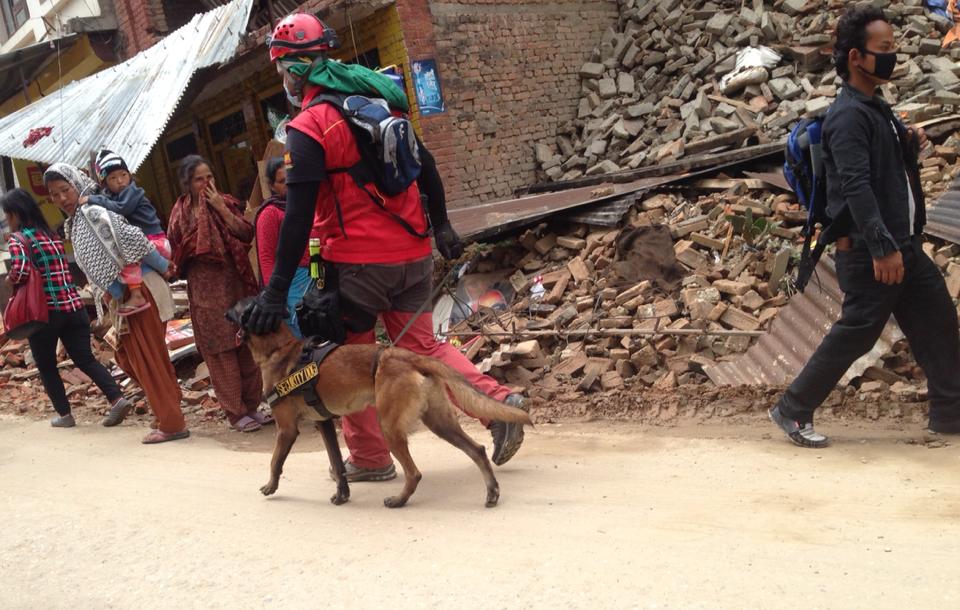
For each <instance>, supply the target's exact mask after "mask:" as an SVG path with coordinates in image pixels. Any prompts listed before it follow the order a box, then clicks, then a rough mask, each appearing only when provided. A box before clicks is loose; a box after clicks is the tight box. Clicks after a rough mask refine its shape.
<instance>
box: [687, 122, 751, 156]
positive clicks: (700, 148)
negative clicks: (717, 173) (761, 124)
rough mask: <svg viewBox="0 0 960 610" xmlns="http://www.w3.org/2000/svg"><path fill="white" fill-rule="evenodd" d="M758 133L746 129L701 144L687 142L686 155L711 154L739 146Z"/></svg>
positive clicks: (702, 141) (748, 128)
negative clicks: (717, 149) (712, 151)
mask: <svg viewBox="0 0 960 610" xmlns="http://www.w3.org/2000/svg"><path fill="white" fill-rule="evenodd" d="M756 132H757V130H756V129H755V128H750V127H744V128H743V129H738V130H736V131H731V132H730V133H725V134H721V135H719V136H714V137H712V138H706V139H704V140H700V141H699V142H687V143H685V144H684V147H683V151H684V154H686V155H695V154H697V153H702V152H709V151H711V150H714V149H716V148H721V147H723V146H731V145H733V144H739V143H741V142H743V141H744V140H746V139H747V138H749V137H750V136H752V135H753V134H755V133H756Z"/></svg>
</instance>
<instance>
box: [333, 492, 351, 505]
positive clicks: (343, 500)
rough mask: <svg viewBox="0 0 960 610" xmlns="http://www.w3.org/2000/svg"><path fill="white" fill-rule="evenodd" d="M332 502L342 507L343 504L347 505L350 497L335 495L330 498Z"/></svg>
mask: <svg viewBox="0 0 960 610" xmlns="http://www.w3.org/2000/svg"><path fill="white" fill-rule="evenodd" d="M330 501H331V502H333V503H334V504H335V505H337V506H340V505H341V504H346V503H347V502H349V501H350V496H348V495H347V496H344V495H342V494H340V493H335V494H333V495H332V496H330Z"/></svg>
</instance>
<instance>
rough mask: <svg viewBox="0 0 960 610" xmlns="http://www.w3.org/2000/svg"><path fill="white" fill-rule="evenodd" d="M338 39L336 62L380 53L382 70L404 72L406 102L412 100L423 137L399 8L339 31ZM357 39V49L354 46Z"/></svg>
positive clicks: (387, 9) (413, 114)
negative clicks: (399, 68) (391, 68)
mask: <svg viewBox="0 0 960 610" xmlns="http://www.w3.org/2000/svg"><path fill="white" fill-rule="evenodd" d="M337 36H338V37H339V38H340V44H341V47H340V48H339V49H338V50H337V52H336V53H333V54H332V56H333V57H334V58H335V59H352V58H354V57H356V56H357V55H361V54H363V53H367V52H369V51H371V50H372V49H377V50H378V51H379V53H380V63H381V64H382V66H380V67H385V66H390V65H396V66H401V67H402V68H403V81H404V85H405V86H406V88H407V99H408V100H410V120H411V122H412V123H413V126H414V128H415V129H416V130H417V133H420V112H419V110H418V109H417V96H416V95H415V93H414V91H413V74H412V73H411V72H410V59H409V58H408V57H407V46H406V44H405V43H404V41H403V28H402V27H401V25H400V15H399V14H397V7H396V5H394V4H391V5H390V6H385V7H383V8H382V9H380V10H378V11H377V12H376V13H374V14H373V15H370V16H369V17H367V18H366V19H362V20H360V21H356V22H354V24H353V29H352V30H351V28H350V26H349V24H348V25H347V26H345V27H343V28H341V29H340V30H339V31H337ZM354 39H356V43H357V44H356V47H354V44H353V42H354ZM358 50H359V53H358ZM369 67H371V68H376V67H377V66H369Z"/></svg>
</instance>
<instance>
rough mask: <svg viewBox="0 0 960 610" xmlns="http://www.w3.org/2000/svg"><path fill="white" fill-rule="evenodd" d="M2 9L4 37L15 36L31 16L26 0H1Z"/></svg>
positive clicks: (0, 6)
mask: <svg viewBox="0 0 960 610" xmlns="http://www.w3.org/2000/svg"><path fill="white" fill-rule="evenodd" d="M0 9H2V11H3V29H4V32H5V33H6V36H4V38H9V37H10V36H13V33H14V32H16V31H17V30H18V29H20V26H21V25H23V24H24V23H26V22H27V19H28V18H29V17H30V12H29V11H28V10H27V1H26V0H0Z"/></svg>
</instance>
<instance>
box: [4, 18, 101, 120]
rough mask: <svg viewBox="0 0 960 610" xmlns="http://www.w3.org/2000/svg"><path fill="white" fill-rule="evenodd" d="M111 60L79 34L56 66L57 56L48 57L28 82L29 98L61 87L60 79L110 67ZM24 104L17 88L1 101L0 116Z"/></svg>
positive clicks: (32, 98)
mask: <svg viewBox="0 0 960 610" xmlns="http://www.w3.org/2000/svg"><path fill="white" fill-rule="evenodd" d="M110 65H112V64H111V63H108V62H105V61H103V60H102V59H100V58H99V57H98V56H97V54H96V53H95V52H94V50H93V47H92V46H90V41H89V40H88V39H87V37H86V36H83V37H81V38H80V39H79V40H77V42H76V43H74V45H73V46H72V47H70V49H68V50H67V51H66V52H64V53H63V54H62V55H61V56H60V63H59V66H58V65H57V60H56V58H54V59H53V61H51V62H50V63H49V64H48V65H47V67H46V68H44V70H43V72H41V73H40V75H39V76H37V77H36V78H35V79H34V80H33V81H31V82H30V84H29V85H28V86H27V91H28V92H29V94H30V100H31V101H33V102H36V101H37V100H39V99H40V98H42V97H44V96H46V95H50V93H52V92H54V91H56V90H57V89H59V88H60V83H61V82H62V83H63V84H64V85H66V84H68V83H70V82H71V81H75V80H80V79H81V78H85V77H87V76H90V75H91V74H93V73H94V72H99V71H100V70H102V69H104V68H106V67H109V66H110ZM60 70H63V77H62V78H61V76H60ZM26 105H27V101H26V99H25V98H24V97H23V92H22V91H18V92H17V93H16V94H15V95H13V96H11V97H10V98H9V99H7V100H5V101H4V102H3V103H2V104H0V116H6V115H8V114H10V113H12V112H15V111H17V110H20V109H21V108H23V107H24V106H26Z"/></svg>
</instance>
